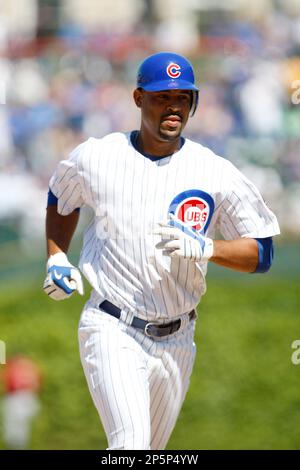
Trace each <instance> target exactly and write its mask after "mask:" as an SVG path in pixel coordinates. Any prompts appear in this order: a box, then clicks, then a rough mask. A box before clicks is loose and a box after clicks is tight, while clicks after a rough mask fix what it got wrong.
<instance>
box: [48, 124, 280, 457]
mask: <svg viewBox="0 0 300 470" xmlns="http://www.w3.org/2000/svg"><path fill="white" fill-rule="evenodd" d="M50 189H51V190H52V192H53V193H54V194H55V195H56V196H57V198H58V212H59V213H60V214H62V215H67V214H70V213H71V212H72V211H73V210H74V209H75V208H77V207H81V206H82V205H84V204H86V205H88V206H90V207H91V208H92V209H93V210H94V213H95V218H94V220H93V221H92V222H91V223H90V225H89V226H88V227H87V229H86V231H85V235H84V243H83V249H82V252H81V257H80V268H81V270H82V272H83V273H84V275H85V276H86V278H87V279H88V281H89V283H90V284H91V286H92V287H93V291H92V295H91V299H90V301H89V302H88V303H87V306H86V307H85V309H84V311H83V313H82V316H81V322H80V327H79V343H80V354H81V361H82V365H83V368H84V371H85V375H86V379H87V382H88V386H89V389H90V393H91V395H92V397H93V400H94V403H95V406H96V408H97V410H98V412H99V415H100V417H101V420H102V423H103V426H104V429H105V432H106V435H107V438H108V445H109V448H111V449H148V448H151V449H163V448H164V447H165V446H166V443H167V442H168V439H169V436H170V434H171V432H172V429H173V427H174V425H175V423H176V419H177V416H178V414H179V411H180V409H181V406H182V403H183V400H184V397H185V394H186V392H187V389H188V385H189V379H190V375H191V372H192V367H193V363H194V358H195V345H194V343H193V333H194V322H191V323H190V324H188V325H185V327H184V328H182V329H181V330H180V331H179V332H177V333H176V334H174V335H171V336H169V337H167V338H164V339H161V340H157V341H154V340H153V339H150V338H148V337H147V336H145V335H144V334H143V333H142V332H141V331H138V330H135V329H133V328H132V327H130V326H127V325H126V323H125V321H124V320H125V318H130V317H131V316H132V315H135V316H138V317H140V318H143V319H146V320H148V321H159V322H166V321H170V320H171V319H173V318H176V317H178V316H180V315H182V314H183V313H186V312H189V311H190V310H192V309H193V308H195V306H196V305H197V304H198V303H199V301H200V299H201V296H202V295H203V294H204V293H205V291H206V284H205V275H206V271H207V263H195V262H193V261H188V260H185V259H178V258H170V257H168V256H165V255H163V253H162V251H161V250H157V249H155V245H156V243H157V242H158V241H159V239H157V236H156V235H153V230H154V228H155V226H156V224H157V223H158V222H160V221H162V220H166V218H167V214H168V209H169V206H170V204H171V201H173V200H174V198H175V197H176V196H178V195H179V194H181V193H183V192H186V191H188V190H191V189H198V190H201V191H202V192H205V193H207V194H209V195H210V196H211V197H212V199H213V201H214V205H215V210H214V213H213V215H212V219H211V222H210V226H209V227H208V231H207V235H208V236H209V237H211V238H214V234H215V231H216V230H219V231H220V232H221V234H222V235H223V237H224V238H225V239H228V240H231V239H235V238H238V237H253V238H254V237H255V238H263V237H268V236H272V235H275V234H277V233H279V227H278V224H277V220H276V217H275V216H274V214H273V213H272V212H271V211H270V210H269V209H268V207H267V206H266V205H265V203H264V201H263V199H262V197H261V195H260V194H259V192H258V190H257V189H256V188H255V186H254V185H253V184H252V183H251V182H250V181H249V180H248V179H247V178H245V177H244V176H243V175H242V174H241V173H240V172H239V171H238V170H237V169H236V168H235V167H234V166H233V165H232V164H231V163H229V162H228V161H226V160H224V159H222V158H220V157H218V156H216V155H215V154H214V153H213V152H211V151H210V150H208V149H207V148H205V147H202V146H201V145H199V144H196V143H194V142H192V141H190V140H185V143H184V145H183V146H182V148H181V149H180V150H179V151H178V152H176V153H175V154H174V155H172V156H169V157H165V158H163V159H159V160H156V161H151V160H150V159H148V158H145V157H144V156H143V155H141V154H140V153H139V152H138V151H137V150H136V149H135V148H134V147H133V145H132V143H131V140H130V134H122V133H115V134H110V135H108V136H106V137H105V138H103V139H93V138H91V139H89V140H88V141H87V142H85V143H83V144H81V145H80V146H79V147H77V148H76V149H75V150H74V151H73V152H72V154H71V155H70V158H69V159H68V160H64V161H62V162H60V164H59V165H58V167H57V170H56V172H55V174H54V175H53V177H52V179H51V181H50ZM104 299H106V300H109V301H110V302H112V303H114V304H115V305H117V306H118V307H120V308H121V309H122V311H123V314H124V318H123V321H118V320H117V319H116V318H114V317H111V316H110V315H108V314H105V313H104V312H101V311H100V310H99V309H98V308H96V307H97V306H98V305H99V303H100V302H101V301H102V300H104Z"/></svg>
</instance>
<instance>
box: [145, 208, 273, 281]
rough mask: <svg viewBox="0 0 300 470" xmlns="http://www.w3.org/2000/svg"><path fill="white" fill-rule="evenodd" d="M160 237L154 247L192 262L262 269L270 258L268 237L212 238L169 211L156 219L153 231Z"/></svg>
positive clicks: (232, 267) (242, 269)
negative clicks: (165, 218)
mask: <svg viewBox="0 0 300 470" xmlns="http://www.w3.org/2000/svg"><path fill="white" fill-rule="evenodd" d="M154 233H155V234H157V235H160V237H161V241H160V242H159V243H158V244H157V245H156V248H158V249H161V250H162V252H163V254H164V255H167V256H170V257H181V258H184V259H187V260H191V261H195V262H202V263H205V262H208V261H212V262H214V263H216V264H219V265H221V266H224V267H226V268H230V269H234V270H236V271H240V272H248V273H254V272H257V273H264V272H266V271H268V270H269V268H270V266H271V264H272V260H273V242H272V237H266V238H256V239H253V238H246V237H240V238H237V239H235V240H212V239H211V238H208V237H206V236H204V235H202V234H200V233H199V232H197V231H196V230H195V229H193V228H191V227H187V226H185V225H184V224H182V223H181V222H180V221H179V220H176V219H175V218H174V216H172V215H171V220H169V221H168V222H167V223H164V222H162V223H160V224H159V228H158V229H156V230H155V231H154Z"/></svg>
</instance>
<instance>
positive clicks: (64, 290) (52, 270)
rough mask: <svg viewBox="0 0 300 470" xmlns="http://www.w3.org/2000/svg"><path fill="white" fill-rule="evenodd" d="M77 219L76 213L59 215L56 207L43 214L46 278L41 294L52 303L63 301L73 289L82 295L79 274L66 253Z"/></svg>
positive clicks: (50, 207) (49, 207) (53, 206)
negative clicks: (43, 293) (47, 296)
mask: <svg viewBox="0 0 300 470" xmlns="http://www.w3.org/2000/svg"><path fill="white" fill-rule="evenodd" d="M78 220H79V211H77V210H75V211H73V212H72V213H71V214H69V215H66V216H62V215H60V214H59V213H58V212H57V205H56V204H55V205H48V207H47V215H46V239H47V254H48V261H47V276H46V279H45V282H44V291H45V293H46V294H47V295H49V297H51V298H52V299H54V300H64V299H66V298H68V297H70V296H71V295H72V294H73V292H74V291H75V290H78V292H79V294H81V295H82V294H83V283H82V279H81V275H80V272H79V270H78V269H77V268H75V266H73V265H72V264H71V263H70V262H69V260H68V258H67V252H68V249H69V245H70V242H71V240H72V237H73V235H74V232H75V229H76V227H77V223H78Z"/></svg>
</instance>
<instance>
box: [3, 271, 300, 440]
mask: <svg viewBox="0 0 300 470" xmlns="http://www.w3.org/2000/svg"><path fill="white" fill-rule="evenodd" d="M222 271H223V273H224V272H225V271H224V270H222ZM220 272H221V268H220ZM35 280H36V284H33V285H31V284H29V285H27V286H23V287H21V286H20V285H19V286H18V287H17V285H10V286H6V287H5V289H4V288H3V289H1V290H0V312H1V316H0V339H1V340H3V341H5V342H6V345H7V355H8V356H11V355H13V354H15V353H18V352H21V353H23V354H27V355H28V356H29V357H31V358H33V359H34V360H35V361H36V362H37V363H38V364H39V365H40V367H41V369H42V372H43V376H44V384H43V389H42V392H41V401H42V410H41V413H40V414H39V416H38V417H37V419H36V420H35V423H34V428H33V436H32V440H31V448H32V449H99V448H102V449H103V448H105V447H106V440H105V437H104V434H103V431H102V427H101V424H100V421H99V419H98V416H97V412H96V410H95V409H94V406H93V404H92V402H91V398H90V396H89V392H88V389H87V385H86V383H85V378H84V375H83V372H82V368H81V364H80V360H79V353H78V346H77V324H78V321H79V315H80V311H81V309H82V307H83V304H84V299H82V298H80V297H79V296H75V295H74V296H73V297H72V298H71V299H69V300H68V301H65V302H60V303H56V302H54V301H51V300H50V299H48V298H47V297H46V296H45V295H44V294H43V293H42V292H41V290H40V284H41V278H40V276H39V277H36V279H35ZM198 313H199V319H198V321H197V332H196V343H197V352H198V353H197V358H196V365H195V368H194V371H193V375H192V380H191V386H190V390H189V392H188V395H187V398H186V401H185V404H184V407H183V410H182V412H181V415H180V417H179V420H178V422H177V425H176V428H175V430H174V432H173V435H172V437H171V440H170V442H169V445H168V448H169V449H300V392H299V390H300V365H299V366H295V365H293V364H292V363H291V354H292V352H293V350H292V349H291V343H292V342H293V341H294V340H295V339H300V315H299V313H300V295H299V279H298V278H290V279H278V278H272V277H271V276H261V275H259V276H252V275H242V276H240V275H235V276H234V277H232V278H224V279H221V278H218V276H217V277H215V276H209V280H208V293H207V294H206V295H205V297H204V298H203V300H202V302H201V303H200V305H199V308H198ZM2 367H5V366H4V365H2V366H0V368H2ZM0 448H4V444H3V442H2V441H1V438H0Z"/></svg>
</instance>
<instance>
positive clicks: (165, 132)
mask: <svg viewBox="0 0 300 470" xmlns="http://www.w3.org/2000/svg"><path fill="white" fill-rule="evenodd" d="M181 132H182V126H178V127H176V128H172V129H170V128H167V127H163V126H161V127H160V129H159V135H160V137H161V139H163V140H166V141H172V140H176V139H178V137H180V134H181Z"/></svg>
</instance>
